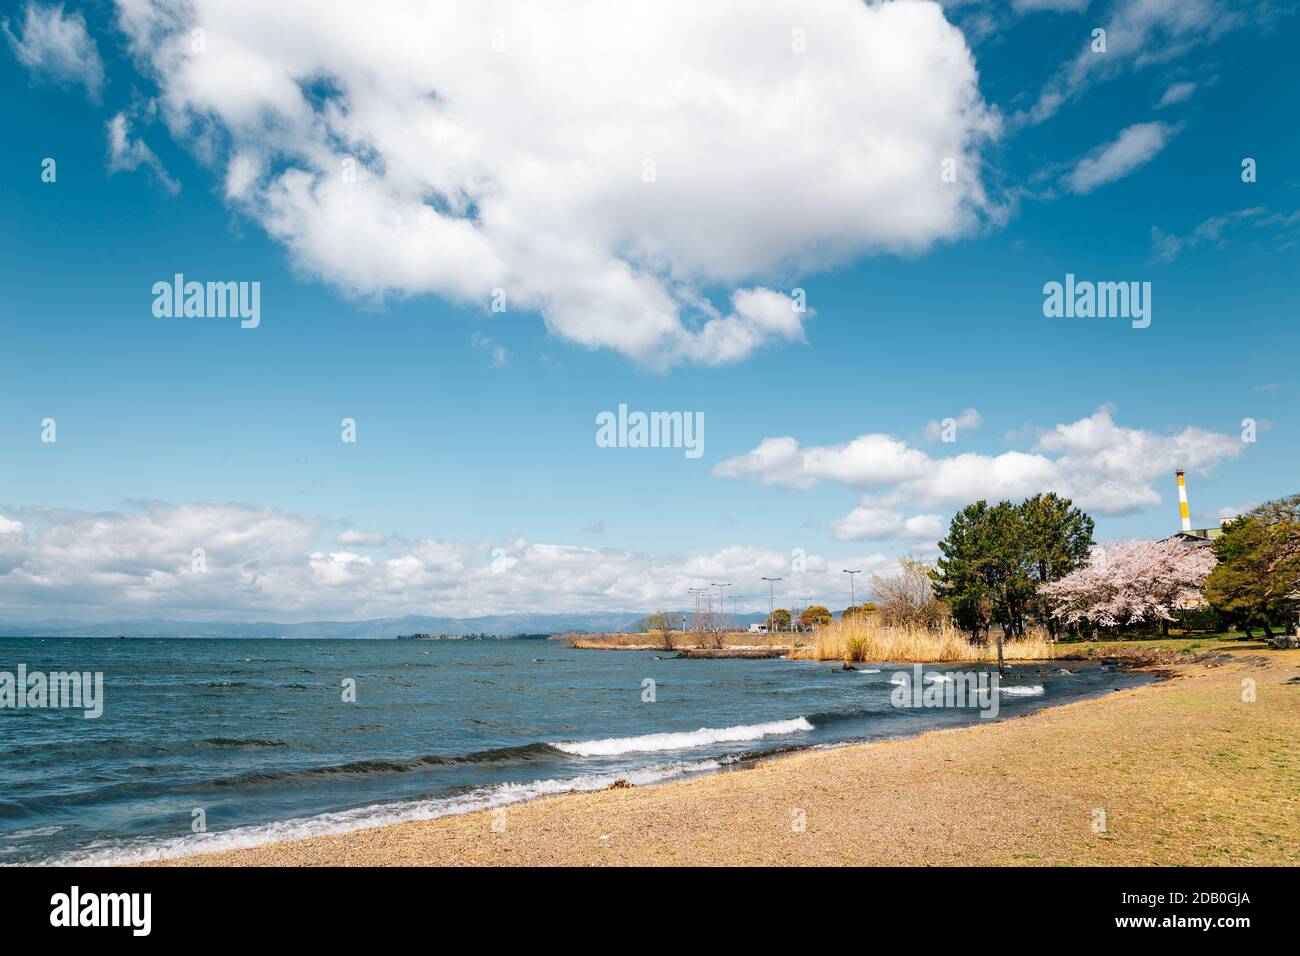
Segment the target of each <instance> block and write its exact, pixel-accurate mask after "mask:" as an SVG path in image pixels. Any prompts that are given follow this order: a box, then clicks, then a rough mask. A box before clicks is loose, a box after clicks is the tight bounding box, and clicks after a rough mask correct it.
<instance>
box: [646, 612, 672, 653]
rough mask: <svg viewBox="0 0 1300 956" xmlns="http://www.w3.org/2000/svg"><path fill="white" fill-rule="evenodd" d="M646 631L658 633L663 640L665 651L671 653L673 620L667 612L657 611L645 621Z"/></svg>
mask: <svg viewBox="0 0 1300 956" xmlns="http://www.w3.org/2000/svg"><path fill="white" fill-rule="evenodd" d="M645 623H646V630H648V631H651V632H657V633H658V634H659V636H660V637H661V638H662V639H663V642H664V650H666V651H671V650H672V649H673V647H674V644H673V619H672V616H671V615H670V614H669V613H668V612H667V611H655V612H654V613H653V614H651V615H650V616H649V617H647V618H646V619H645Z"/></svg>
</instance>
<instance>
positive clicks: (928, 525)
mask: <svg viewBox="0 0 1300 956" xmlns="http://www.w3.org/2000/svg"><path fill="white" fill-rule="evenodd" d="M944 527H945V522H944V519H943V516H942V515H925V514H923V515H913V516H912V517H910V518H907V517H904V516H903V514H902V513H901V512H898V511H893V510H891V509H888V508H872V507H869V506H867V505H863V506H862V507H858V508H854V509H853V510H852V511H850V512H849V514H848V515H847V516H846V517H844V518H840V519H838V520H835V521H832V522H831V534H833V535H834V536H835V538H836V539H837V540H839V541H904V540H905V541H909V542H913V543H916V544H934V542H936V541H938V540H939V539H940V538H942V537H943V530H944Z"/></svg>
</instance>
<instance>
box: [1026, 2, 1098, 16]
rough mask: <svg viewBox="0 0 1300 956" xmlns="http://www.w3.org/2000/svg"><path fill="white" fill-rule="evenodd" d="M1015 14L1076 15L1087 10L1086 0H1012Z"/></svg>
mask: <svg viewBox="0 0 1300 956" xmlns="http://www.w3.org/2000/svg"><path fill="white" fill-rule="evenodd" d="M1011 6H1012V7H1013V8H1015V10H1016V12H1017V13H1037V12H1038V11H1040V10H1052V11H1056V12H1058V13H1059V12H1069V13H1078V12H1080V11H1082V10H1086V9H1087V8H1088V0H1012V3H1011Z"/></svg>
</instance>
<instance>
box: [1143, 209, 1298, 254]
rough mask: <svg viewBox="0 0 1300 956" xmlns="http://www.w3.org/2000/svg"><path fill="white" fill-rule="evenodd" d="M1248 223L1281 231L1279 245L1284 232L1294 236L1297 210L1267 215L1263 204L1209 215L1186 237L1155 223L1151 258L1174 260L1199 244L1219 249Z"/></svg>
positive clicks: (1285, 237)
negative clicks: (1289, 212)
mask: <svg viewBox="0 0 1300 956" xmlns="http://www.w3.org/2000/svg"><path fill="white" fill-rule="evenodd" d="M1247 224H1253V225H1254V226H1256V227H1257V228H1260V229H1268V230H1276V231H1277V232H1278V233H1280V237H1279V238H1278V239H1277V242H1276V243H1275V246H1281V245H1282V244H1283V242H1284V241H1286V240H1287V234H1288V233H1291V234H1292V235H1294V232H1295V229H1296V227H1297V226H1300V211H1297V212H1294V213H1292V214H1291V215H1290V216H1283V215H1280V214H1276V213H1275V214H1272V215H1270V214H1269V212H1268V210H1267V209H1266V208H1264V207H1263V206H1252V207H1250V208H1248V209H1238V210H1236V211H1234V212H1230V213H1225V214H1223V215H1221V216H1211V217H1210V218H1209V219H1206V220H1204V221H1203V222H1201V223H1200V224H1199V225H1197V227H1196V228H1195V229H1193V230H1192V231H1191V232H1190V233H1188V234H1187V235H1185V236H1179V235H1175V234H1173V233H1170V232H1165V231H1164V230H1163V229H1160V228H1159V227H1158V226H1152V227H1151V261H1152V262H1173V261H1174V260H1175V259H1177V258H1178V257H1179V256H1180V255H1182V254H1183V252H1184V251H1185V250H1187V249H1194V248H1196V247H1197V246H1200V245H1209V246H1213V247H1215V248H1222V247H1223V246H1224V245H1225V244H1226V243H1227V241H1228V237H1229V235H1230V234H1232V233H1233V232H1235V231H1236V230H1237V229H1238V227H1240V226H1243V225H1247Z"/></svg>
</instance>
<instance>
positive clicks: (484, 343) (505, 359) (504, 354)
mask: <svg viewBox="0 0 1300 956" xmlns="http://www.w3.org/2000/svg"><path fill="white" fill-rule="evenodd" d="M469 340H470V341H471V342H473V343H474V347H475V348H477V349H482V350H483V351H484V352H487V353H488V355H489V356H491V359H492V367H493V368H505V367H506V366H507V365H509V364H510V352H509V351H508V350H507V349H506V347H505V346H504V345H501V344H499V343H498V342H497V341H496V340H495V339H493V338H492V336H490V335H483V334H482V333H480V332H474V333H472V334H471V335H470V337H469Z"/></svg>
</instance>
